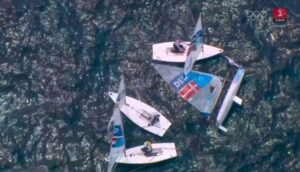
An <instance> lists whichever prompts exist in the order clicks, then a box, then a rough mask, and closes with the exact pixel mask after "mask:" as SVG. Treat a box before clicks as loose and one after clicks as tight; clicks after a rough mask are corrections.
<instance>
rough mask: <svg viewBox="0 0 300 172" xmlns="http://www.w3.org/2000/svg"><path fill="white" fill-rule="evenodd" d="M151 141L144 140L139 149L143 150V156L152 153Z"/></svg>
mask: <svg viewBox="0 0 300 172" xmlns="http://www.w3.org/2000/svg"><path fill="white" fill-rule="evenodd" d="M151 144H152V143H151V142H150V141H145V143H144V146H143V147H142V148H141V150H142V151H143V152H144V155H145V156H149V155H151V153H152V145H151Z"/></svg>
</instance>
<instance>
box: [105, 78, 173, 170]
mask: <svg viewBox="0 0 300 172" xmlns="http://www.w3.org/2000/svg"><path fill="white" fill-rule="evenodd" d="M120 85H121V84H120ZM119 94H120V89H119ZM124 98H125V97H122V96H119V99H117V101H116V103H115V106H114V111H113V116H112V119H111V122H112V123H113V129H114V132H113V136H112V139H111V147H110V153H109V159H108V172H111V171H112V170H113V169H114V168H115V166H116V165H117V164H118V163H123V164H151V163H156V162H160V161H164V160H167V159H171V158H174V157H176V156H177V152H176V147H175V144H174V143H154V144H152V151H151V153H148V154H145V153H144V152H143V151H142V147H143V146H136V147H133V148H130V149H127V150H126V145H125V135H124V127H123V122H122V117H121V111H120V105H121V106H122V102H124V101H125V100H124ZM109 128H110V127H109Z"/></svg>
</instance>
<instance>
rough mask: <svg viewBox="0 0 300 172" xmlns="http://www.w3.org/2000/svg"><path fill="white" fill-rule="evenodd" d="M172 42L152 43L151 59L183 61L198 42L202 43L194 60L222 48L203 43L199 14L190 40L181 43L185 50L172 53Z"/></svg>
mask: <svg viewBox="0 0 300 172" xmlns="http://www.w3.org/2000/svg"><path fill="white" fill-rule="evenodd" d="M173 43H174V42H163V43H157V44H153V45H152V50H153V55H152V59H153V60H156V61H163V62H171V63H184V62H185V61H186V59H187V57H188V56H189V55H190V53H191V50H193V49H195V48H196V47H197V45H200V44H202V45H201V47H200V48H201V53H199V51H198V50H197V51H196V52H197V53H198V54H197V56H196V59H195V60H202V59H207V58H210V57H213V56H216V55H218V54H221V53H223V49H220V48H217V47H214V46H210V45H206V44H203V30H202V22H201V15H200V16H199V18H198V21H197V24H196V27H195V30H194V33H193V37H192V42H191V43H190V42H188V41H185V42H184V44H183V46H184V48H185V51H184V52H183V53H174V52H173V51H172V47H173ZM197 48H198V47H197ZM198 49H199V48H198ZM196 52H195V53H196Z"/></svg>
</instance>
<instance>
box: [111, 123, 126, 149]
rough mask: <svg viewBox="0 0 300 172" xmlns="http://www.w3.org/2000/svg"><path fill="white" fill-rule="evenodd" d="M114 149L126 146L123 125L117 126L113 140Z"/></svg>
mask: <svg viewBox="0 0 300 172" xmlns="http://www.w3.org/2000/svg"><path fill="white" fill-rule="evenodd" d="M111 142H112V147H114V148H115V147H121V146H123V145H124V144H125V139H124V135H123V130H122V127H121V125H115V129H114V135H113V137H112V139H111Z"/></svg>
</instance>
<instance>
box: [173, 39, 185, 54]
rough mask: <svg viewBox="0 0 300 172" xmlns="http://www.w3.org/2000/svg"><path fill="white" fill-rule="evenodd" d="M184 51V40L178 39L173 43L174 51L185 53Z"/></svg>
mask: <svg viewBox="0 0 300 172" xmlns="http://www.w3.org/2000/svg"><path fill="white" fill-rule="evenodd" d="M184 51H185V47H184V46H183V42H182V41H181V40H180V39H177V40H176V41H175V42H174V43H173V49H172V52H173V53H184Z"/></svg>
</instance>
